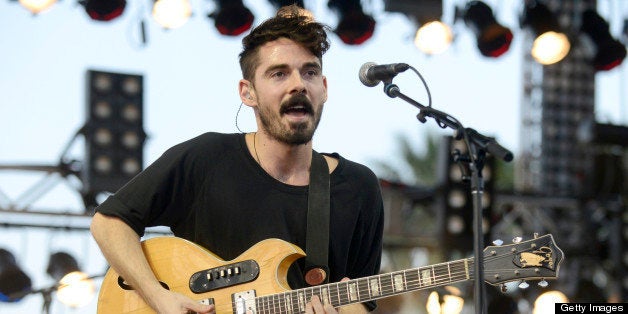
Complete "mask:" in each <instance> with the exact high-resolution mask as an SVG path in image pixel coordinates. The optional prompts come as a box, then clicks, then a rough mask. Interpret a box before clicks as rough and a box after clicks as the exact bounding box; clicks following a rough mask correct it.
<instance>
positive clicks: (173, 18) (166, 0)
mask: <svg viewBox="0 0 628 314" xmlns="http://www.w3.org/2000/svg"><path fill="white" fill-rule="evenodd" d="M191 15H192V5H191V4H190V1H189V0H156V1H155V4H154V5H153V18H154V19H155V21H157V23H159V25H161V26H162V27H163V28H166V29H175V28H179V27H181V26H183V24H185V23H186V22H187V21H188V19H190V16H191Z"/></svg>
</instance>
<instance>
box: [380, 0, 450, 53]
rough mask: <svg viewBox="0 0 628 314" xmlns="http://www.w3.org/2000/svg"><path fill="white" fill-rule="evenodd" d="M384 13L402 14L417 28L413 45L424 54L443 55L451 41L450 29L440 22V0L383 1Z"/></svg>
mask: <svg viewBox="0 0 628 314" xmlns="http://www.w3.org/2000/svg"><path fill="white" fill-rule="evenodd" d="M384 11H386V12H398V13H403V14H405V15H406V16H408V17H409V18H410V19H411V20H413V22H414V23H415V24H416V25H418V26H419V27H418V30H417V32H416V35H415V37H414V45H415V46H416V47H417V48H418V49H419V50H421V51H422V52H423V53H425V54H428V55H432V54H439V53H443V52H445V51H446V50H447V48H449V46H450V45H451V42H452V41H453V38H454V37H453V33H452V31H451V28H450V27H449V25H447V24H445V23H443V22H441V21H440V19H441V17H442V15H443V1H442V0H422V1H416V0H384Z"/></svg>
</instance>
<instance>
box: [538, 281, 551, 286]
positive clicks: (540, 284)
mask: <svg viewBox="0 0 628 314" xmlns="http://www.w3.org/2000/svg"><path fill="white" fill-rule="evenodd" d="M538 285H539V287H541V288H545V287H547V286H549V283H548V282H547V281H546V280H545V279H543V280H541V281H539V283H538Z"/></svg>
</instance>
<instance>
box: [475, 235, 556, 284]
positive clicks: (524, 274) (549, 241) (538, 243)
mask: <svg viewBox="0 0 628 314" xmlns="http://www.w3.org/2000/svg"><path fill="white" fill-rule="evenodd" d="M563 258H564V255H563V251H561V250H560V248H559V247H558V246H556V243H554V238H553V237H552V235H551V234H546V235H544V236H540V237H536V236H535V238H534V239H530V240H527V241H520V242H517V243H513V244H508V245H501V246H488V247H486V248H485V249H484V280H485V281H486V282H488V283H490V284H492V285H497V284H500V283H504V282H508V281H515V280H529V279H532V280H534V279H541V280H545V279H556V278H557V277H558V269H559V266H560V263H561V262H562V261H563Z"/></svg>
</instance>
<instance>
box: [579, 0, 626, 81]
mask: <svg viewBox="0 0 628 314" xmlns="http://www.w3.org/2000/svg"><path fill="white" fill-rule="evenodd" d="M581 30H582V32H583V33H585V34H587V35H588V36H589V38H590V39H591V41H592V42H593V43H594V44H595V56H594V57H593V66H594V67H595V69H596V70H598V71H608V70H611V69H613V68H614V67H616V66H618V65H620V64H621V63H622V62H623V61H624V59H625V58H626V47H625V46H624V45H623V44H622V43H620V42H619V41H618V40H616V39H614V38H613V36H611V34H610V32H609V26H608V23H607V22H606V21H605V20H604V19H603V18H602V17H601V16H600V15H599V14H598V13H597V12H596V11H595V10H593V9H587V10H585V11H584V12H582V27H581Z"/></svg>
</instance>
